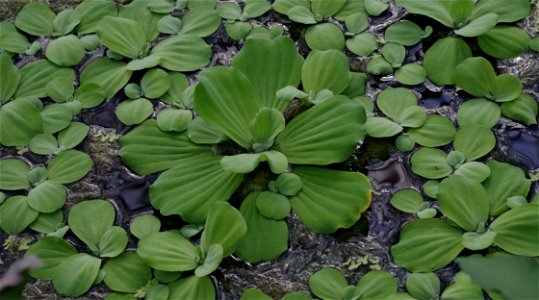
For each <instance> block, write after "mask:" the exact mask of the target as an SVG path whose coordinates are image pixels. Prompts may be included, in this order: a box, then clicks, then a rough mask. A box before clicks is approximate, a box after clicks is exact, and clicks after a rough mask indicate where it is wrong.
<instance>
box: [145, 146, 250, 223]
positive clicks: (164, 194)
mask: <svg viewBox="0 0 539 300" xmlns="http://www.w3.org/2000/svg"><path fill="white" fill-rule="evenodd" d="M220 160H221V157H218V156H215V157H213V156H208V155H197V156H195V157H189V158H188V159H182V160H180V161H178V162H177V163H176V165H175V167H174V168H172V169H170V170H168V171H166V172H164V173H163V174H161V176H159V179H157V180H156V181H155V183H154V184H153V185H152V187H151V188H150V198H151V201H152V205H153V206H154V207H155V208H156V209H159V210H160V211H161V213H162V214H163V215H172V214H179V215H180V216H181V217H182V219H184V220H186V221H188V222H191V223H194V224H200V223H203V222H204V221H205V220H206V216H207V213H208V210H209V208H210V206H211V204H212V203H214V202H216V201H227V200H228V199H229V198H230V196H231V195H232V194H233V193H234V191H235V190H236V189H237V188H238V186H239V185H240V183H241V181H242V179H243V174H238V173H232V172H228V171H225V170H223V169H222V168H221V164H220Z"/></svg>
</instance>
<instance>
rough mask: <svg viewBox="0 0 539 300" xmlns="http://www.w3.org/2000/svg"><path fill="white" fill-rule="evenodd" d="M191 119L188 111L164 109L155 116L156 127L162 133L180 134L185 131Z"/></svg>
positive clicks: (191, 116)
mask: <svg viewBox="0 0 539 300" xmlns="http://www.w3.org/2000/svg"><path fill="white" fill-rule="evenodd" d="M192 118H193V113H192V112H191V111H190V110H183V109H175V108H165V109H164V110H162V111H160V112H159V115H157V126H159V129H161V130H162V131H176V132H182V131H185V130H186V129H187V126H188V125H189V123H190V122H191V120H192Z"/></svg>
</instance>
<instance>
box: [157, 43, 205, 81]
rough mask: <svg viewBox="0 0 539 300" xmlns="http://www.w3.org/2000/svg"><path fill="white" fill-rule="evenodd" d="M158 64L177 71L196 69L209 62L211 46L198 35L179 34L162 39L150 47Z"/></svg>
mask: <svg viewBox="0 0 539 300" xmlns="http://www.w3.org/2000/svg"><path fill="white" fill-rule="evenodd" d="M151 53H152V55H151V56H156V57H159V58H160V61H159V65H160V66H162V67H163V68H165V69H168V70H171V71H178V72H188V71H195V70H198V69H200V68H202V67H204V66H205V65H207V64H208V63H209V62H210V58H211V55H212V52H211V48H210V46H208V44H206V42H204V40H203V39H201V38H200V37H198V36H195V35H190V34H181V35H177V36H173V37H169V38H167V39H164V40H162V41H161V42H159V44H157V45H156V46H155V47H154V48H153V49H152V52H151Z"/></svg>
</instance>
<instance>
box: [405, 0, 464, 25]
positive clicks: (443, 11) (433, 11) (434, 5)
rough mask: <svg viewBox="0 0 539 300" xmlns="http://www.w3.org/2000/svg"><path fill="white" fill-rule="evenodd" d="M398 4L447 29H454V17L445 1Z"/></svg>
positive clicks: (410, 1) (415, 0) (410, 0)
mask: <svg viewBox="0 0 539 300" xmlns="http://www.w3.org/2000/svg"><path fill="white" fill-rule="evenodd" d="M396 3H397V5H398V6H402V7H404V8H406V10H407V11H408V12H410V13H412V14H419V15H424V16H427V17H430V18H432V19H434V20H436V21H438V22H440V23H442V24H443V25H445V26H447V27H450V28H453V24H454V23H453V22H454V21H453V17H452V16H451V14H450V11H449V8H448V6H447V4H446V3H444V1H443V0H433V1H428V0H419V1H418V0H397V1H396Z"/></svg>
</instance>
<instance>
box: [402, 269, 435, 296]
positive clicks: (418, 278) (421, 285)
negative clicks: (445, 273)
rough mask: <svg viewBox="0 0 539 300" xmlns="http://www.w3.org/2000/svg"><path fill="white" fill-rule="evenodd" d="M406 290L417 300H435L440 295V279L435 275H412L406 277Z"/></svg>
mask: <svg viewBox="0 0 539 300" xmlns="http://www.w3.org/2000/svg"><path fill="white" fill-rule="evenodd" d="M406 290H407V291H408V293H410V295H412V296H413V297H415V298H417V299H435V298H437V297H438V295H439V294H440V279H438V276H436V274H434V273H412V274H410V275H408V277H406Z"/></svg>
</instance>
